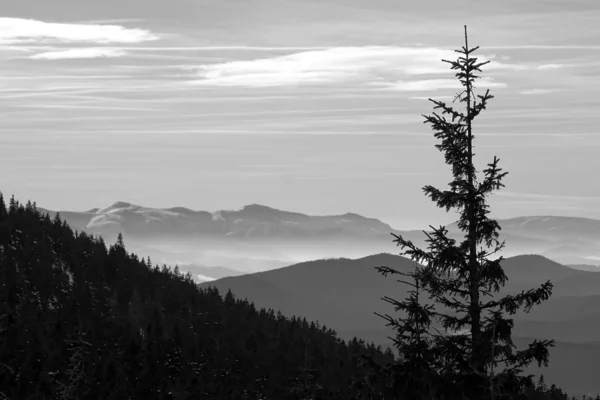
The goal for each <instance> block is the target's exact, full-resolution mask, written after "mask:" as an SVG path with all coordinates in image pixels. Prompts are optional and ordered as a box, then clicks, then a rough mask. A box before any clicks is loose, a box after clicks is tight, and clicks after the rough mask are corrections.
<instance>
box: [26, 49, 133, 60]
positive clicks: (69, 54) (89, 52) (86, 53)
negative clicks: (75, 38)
mask: <svg viewBox="0 0 600 400" xmlns="http://www.w3.org/2000/svg"><path fill="white" fill-rule="evenodd" d="M126 54H127V53H125V52H124V51H120V50H113V49H103V48H87V49H70V50H62V51H47V52H45V53H39V54H34V55H32V56H30V57H29V58H30V59H32V60H64V59H79V58H99V57H122V56H124V55H126Z"/></svg>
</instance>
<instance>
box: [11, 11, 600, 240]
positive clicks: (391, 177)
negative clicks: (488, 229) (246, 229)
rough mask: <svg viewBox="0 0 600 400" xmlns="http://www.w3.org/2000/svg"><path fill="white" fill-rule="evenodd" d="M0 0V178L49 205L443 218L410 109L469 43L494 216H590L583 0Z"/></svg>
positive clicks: (422, 136) (588, 30)
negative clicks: (496, 177) (498, 174)
mask: <svg viewBox="0 0 600 400" xmlns="http://www.w3.org/2000/svg"><path fill="white" fill-rule="evenodd" d="M6 3H8V4H3V5H2V8H1V9H0V171H2V172H1V173H0V191H2V192H3V193H4V195H5V196H10V195H12V194H14V195H15V196H16V197H17V198H18V199H19V200H21V201H27V200H28V199H31V200H32V201H35V202H36V203H37V205H38V206H40V207H44V208H47V209H53V210H72V211H73V210H86V209H91V208H94V207H105V206H107V205H109V204H111V203H114V202H116V201H127V202H130V203H134V204H140V205H144V206H148V207H164V208H166V207H174V206H185V207H188V208H192V209H197V210H206V211H216V210H220V209H238V208H241V207H242V206H244V205H246V204H252V203H258V204H263V205H267V206H271V207H274V208H278V209H283V210H289V211H297V212H304V213H308V214H314V215H326V214H342V213H345V212H354V213H358V214H361V215H365V216H368V217H373V218H379V219H382V220H383V221H385V222H387V223H390V224H391V225H392V226H394V227H395V228H397V229H415V228H426V227H427V226H428V225H430V224H433V225H439V224H445V223H448V222H451V221H453V220H454V219H455V215H454V214H447V213H446V212H445V211H443V210H438V209H437V208H436V207H435V204H434V203H432V202H431V201H430V200H428V199H427V198H426V197H425V196H424V194H423V192H422V187H423V186H425V185H429V184H432V185H436V186H438V187H440V188H444V187H445V185H446V184H447V183H448V182H450V181H451V179H452V177H451V174H450V170H449V167H448V166H446V165H445V164H444V159H443V155H442V154H441V153H440V152H439V151H438V150H437V149H436V148H435V147H434V145H435V144H436V139H435V138H434V137H433V132H432V130H431V129H430V127H429V126H428V125H425V124H423V116H422V114H429V113H431V112H432V105H431V103H429V102H428V100H427V99H428V98H430V97H431V98H434V99H438V100H445V101H452V96H453V95H454V94H456V93H457V92H458V90H459V89H458V88H457V86H456V84H457V82H456V81H455V80H454V77H453V73H452V71H450V69H449V68H448V65H447V64H445V63H443V62H442V61H441V59H455V58H456V56H457V54H456V53H454V51H453V50H454V49H457V48H460V46H462V45H463V44H464V28H463V26H464V25H465V24H466V25H468V31H469V44H470V45H472V46H480V50H478V52H477V53H476V55H477V56H478V57H480V60H482V61H484V60H490V61H491V62H490V64H488V65H487V66H486V67H484V70H483V78H482V79H481V80H480V81H479V83H478V86H477V90H478V93H483V91H484V90H485V89H490V91H491V94H492V95H494V96H495V98H494V99H492V100H491V101H490V103H489V106H488V109H487V110H485V111H484V112H483V113H482V114H481V116H480V117H479V118H478V119H477V120H476V121H475V123H474V132H475V143H474V145H475V153H476V158H475V160H476V163H477V166H478V168H479V169H483V168H485V166H486V164H488V163H489V162H491V160H492V159H493V156H494V155H496V156H498V157H499V158H500V166H501V167H503V168H504V169H505V170H506V171H508V172H509V175H508V176H507V178H506V179H505V184H506V187H505V188H503V189H502V190H501V191H499V192H498V193H497V194H496V195H494V196H493V197H492V198H491V199H490V201H491V204H492V213H493V214H492V215H493V216H495V217H497V218H507V217H515V216H521V215H567V216H583V217H592V218H600V184H596V179H595V178H596V174H597V172H598V171H600V157H599V156H598V153H599V152H598V150H600V132H599V131H598V126H599V125H600V124H599V123H600V112H599V111H598V110H599V109H600V107H599V106H600V100H598V99H599V97H598V94H599V93H600V90H599V89H600V44H599V42H598V38H600V24H598V21H600V3H599V2H598V1H597V0H589V1H584V0H564V1H559V0H534V1H527V2H524V1H520V0H508V1H493V2H492V1H481V0H480V1H475V0H455V1H446V0H444V1H441V0H435V1H428V0H421V1H416V2H400V1H397V0H370V1H368V2H367V1H364V0H360V1H359V0H345V1H342V0H318V1H317V0H212V1H209V0H170V1H168V2H165V1H157V0H128V1H123V0H103V1H96V0H94V1H92V0H55V1H52V2H48V1H47V0H19V1H12V2H6Z"/></svg>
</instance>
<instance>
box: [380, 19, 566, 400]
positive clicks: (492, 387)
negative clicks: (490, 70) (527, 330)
mask: <svg viewBox="0 0 600 400" xmlns="http://www.w3.org/2000/svg"><path fill="white" fill-rule="evenodd" d="M478 48H479V47H474V48H471V47H469V44H468V38H467V27H466V26H465V45H464V46H463V47H462V48H461V49H460V50H456V52H457V53H459V54H460V56H459V57H458V59H457V60H455V61H448V60H442V61H443V62H445V63H448V64H450V67H451V69H452V70H454V71H456V73H455V76H456V77H457V78H458V80H459V81H460V84H461V86H462V87H463V90H462V91H461V92H460V93H458V94H457V95H456V97H455V98H454V102H457V101H458V102H459V103H462V105H463V106H464V110H458V109H456V108H454V107H453V106H452V105H449V104H446V103H444V102H442V101H436V100H433V99H429V100H430V101H431V102H432V103H433V104H434V112H433V113H432V115H428V116H425V115H424V118H425V121H424V122H425V123H427V124H430V125H431V127H432V130H433V131H434V132H435V133H434V136H435V137H436V138H437V139H439V140H440V143H439V144H437V145H436V148H437V149H438V150H440V151H441V152H443V153H444V155H445V162H446V164H448V165H450V166H451V169H452V174H453V176H454V179H453V181H452V182H450V184H449V189H447V190H440V189H437V188H435V187H433V186H430V185H428V186H425V187H424V188H423V191H424V192H425V194H426V195H427V196H428V197H430V198H431V200H432V201H434V202H435V203H436V204H437V206H438V207H440V208H445V209H446V211H450V210H451V209H454V210H455V211H456V212H457V213H458V214H459V215H460V217H459V219H458V223H457V226H458V229H459V230H460V231H462V232H464V239H463V240H462V241H458V242H457V241H456V240H455V239H453V238H452V237H450V235H449V234H448V230H447V228H446V227H444V226H440V227H439V228H435V227H433V226H430V228H431V230H432V231H431V232H424V233H425V235H426V236H427V240H426V242H427V243H428V249H427V250H422V249H420V248H418V247H417V246H415V245H414V244H413V243H412V242H411V241H409V240H405V239H404V238H403V237H402V236H401V235H396V234H393V236H394V237H395V240H394V242H396V243H397V245H399V246H401V247H402V249H403V252H402V253H401V255H405V256H408V257H410V258H411V259H412V260H413V261H415V262H417V263H419V264H421V265H422V266H423V267H422V268H416V269H415V272H414V274H412V278H413V279H414V282H415V284H414V286H415V287H418V288H420V289H421V290H422V291H423V292H426V293H427V295H428V297H429V299H430V300H432V301H433V302H434V303H435V305H436V306H437V307H436V309H434V308H432V307H431V306H426V305H423V304H421V303H420V302H419V301H417V299H416V298H415V297H414V296H412V297H411V298H409V299H408V300H406V301H404V302H396V301H394V300H391V299H386V298H384V300H386V301H390V302H392V304H394V305H395V306H396V311H398V310H401V311H404V312H405V313H406V314H408V317H407V318H405V319H400V320H395V319H393V318H391V317H389V318H386V319H388V321H389V324H388V325H392V326H393V327H394V328H395V329H396V330H397V331H398V333H399V339H400V340H399V341H397V342H396V347H397V348H398V349H399V351H401V352H403V353H404V354H405V355H406V357H404V358H402V357H401V359H400V360H399V361H398V363H400V366H402V365H403V364H402V363H405V362H407V361H406V360H407V357H408V361H409V362H411V363H414V362H416V361H425V364H424V366H425V370H426V371H429V375H428V376H429V379H430V385H431V387H434V388H441V387H443V388H444V391H446V393H449V392H448V391H447V390H452V391H453V395H452V396H451V398H468V399H470V400H475V399H477V400H479V399H485V398H491V399H494V400H497V399H504V398H515V396H518V395H521V394H523V393H524V388H525V387H527V386H531V384H532V382H531V377H528V376H520V373H522V370H523V368H524V367H526V366H527V365H529V364H530V363H531V362H533V361H536V362H537V363H538V364H539V365H540V366H541V365H542V364H543V365H547V364H548V348H549V347H551V346H553V345H554V342H553V341H548V340H544V341H538V340H534V341H533V343H531V344H530V345H529V347H528V348H527V349H525V350H516V346H515V345H514V344H513V342H512V339H511V334H512V328H513V320H512V319H510V318H507V317H506V316H505V315H506V314H508V315H514V314H515V313H516V312H517V310H519V309H521V308H523V309H524V310H525V311H526V312H529V311H530V310H531V308H532V307H533V306H534V305H536V304H539V303H541V302H542V301H544V300H547V299H548V298H549V297H550V295H551V293H552V284H551V283H550V282H549V281H548V282H546V283H544V284H543V285H541V287H539V288H537V289H531V290H527V291H523V292H521V293H519V294H517V295H515V296H504V297H501V298H499V297H498V296H496V295H495V293H497V292H499V291H500V289H501V288H502V287H503V286H504V284H505V282H506V281H507V279H508V278H507V276H506V274H505V273H504V271H503V269H502V267H501V265H500V263H501V261H502V259H503V258H502V256H498V253H499V252H500V251H501V250H502V249H503V248H504V245H505V244H504V242H500V240H499V231H500V226H499V224H498V223H497V222H496V221H495V220H493V219H491V218H489V217H488V214H489V212H490V211H489V205H488V204H487V201H486V200H487V197H489V196H490V195H491V194H492V193H493V192H494V191H496V190H498V189H500V188H501V187H503V186H504V185H503V184H502V179H503V178H504V177H505V176H506V175H507V173H506V172H502V169H501V168H499V167H498V162H499V160H498V158H496V157H494V160H493V161H492V162H491V163H490V164H488V165H487V168H486V169H484V170H483V171H482V172H483V174H482V176H481V177H480V176H479V175H481V174H479V171H477V169H476V167H475V164H474V160H473V158H474V155H475V154H474V152H473V140H474V135H473V121H474V120H475V118H476V117H477V116H478V115H479V114H480V113H481V112H482V111H483V110H485V109H486V107H487V104H488V101H489V100H490V99H492V98H493V96H492V95H490V93H489V90H487V91H486V92H485V94H483V95H476V93H475V82H476V80H477V79H478V78H480V76H479V75H477V74H478V73H480V72H481V67H482V66H484V65H486V64H488V63H489V62H490V61H484V62H478V59H477V58H476V57H474V56H473V53H474V52H475V51H476V50H477V49H478ZM435 110H440V112H436V111H435ZM379 272H380V273H382V274H384V275H387V274H394V273H396V274H397V273H398V272H397V271H395V270H393V269H392V268H388V267H379ZM405 283H406V282H405ZM486 297H490V299H489V300H487V301H486V300H484V299H485V298H486ZM437 309H440V310H441V311H438V310H437ZM417 315H421V316H422V319H418V318H416V317H415V316H417ZM429 315H434V316H435V318H434V319H435V322H437V325H438V327H439V328H441V330H437V329H436V327H435V326H433V324H432V323H431V322H432V321H431V320H430V318H429ZM423 328H428V332H429V334H430V338H429V339H428V340H426V341H424V340H422V339H421V340H419V341H415V339H414V337H407V336H406V335H405V334H404V333H406V332H409V333H410V332H421V330H422V329H423ZM433 331H435V332H433ZM419 334H420V335H421V338H423V334H422V333H419ZM424 352H426V353H427V354H428V357H424V356H423V354H424ZM409 365H410V364H409ZM420 365H421V366H423V364H420ZM496 368H499V372H498V373H496V371H495V369H496ZM446 398H448V397H446Z"/></svg>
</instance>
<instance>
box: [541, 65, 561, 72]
mask: <svg viewBox="0 0 600 400" xmlns="http://www.w3.org/2000/svg"><path fill="white" fill-rule="evenodd" d="M564 67H565V66H564V65H563V64H543V65H540V66H538V67H537V69H539V70H540V71H543V70H547V69H558V68H564Z"/></svg>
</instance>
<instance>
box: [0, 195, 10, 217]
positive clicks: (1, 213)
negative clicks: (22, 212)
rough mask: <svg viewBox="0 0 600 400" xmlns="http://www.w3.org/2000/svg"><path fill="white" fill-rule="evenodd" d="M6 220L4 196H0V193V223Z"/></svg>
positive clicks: (6, 212)
mask: <svg viewBox="0 0 600 400" xmlns="http://www.w3.org/2000/svg"><path fill="white" fill-rule="evenodd" d="M6 218H8V211H7V210H6V203H5V202H4V196H2V192H0V222H2V221H5V220H6Z"/></svg>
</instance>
